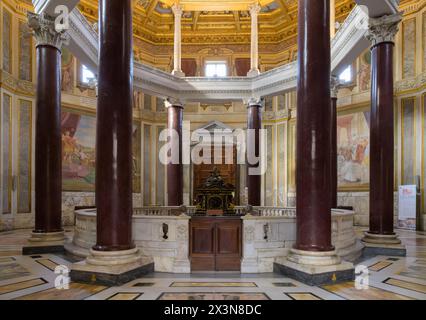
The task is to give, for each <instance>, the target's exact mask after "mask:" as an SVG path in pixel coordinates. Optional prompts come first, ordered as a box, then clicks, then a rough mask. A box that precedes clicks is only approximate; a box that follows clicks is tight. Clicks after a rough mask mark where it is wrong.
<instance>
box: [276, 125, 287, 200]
mask: <svg viewBox="0 0 426 320" xmlns="http://www.w3.org/2000/svg"><path fill="white" fill-rule="evenodd" d="M276 143H277V153H278V154H277V179H278V194H277V205H278V206H284V204H285V170H286V167H287V161H286V159H285V149H286V148H287V141H286V135H285V124H284V123H281V124H279V125H277V141H276Z"/></svg>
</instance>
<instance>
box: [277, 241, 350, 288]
mask: <svg viewBox="0 0 426 320" xmlns="http://www.w3.org/2000/svg"><path fill="white" fill-rule="evenodd" d="M274 272H277V273H281V274H283V275H285V276H288V277H289V278H292V279H295V280H297V281H300V282H303V283H305V284H308V285H311V286H319V285H324V284H332V283H338V282H344V281H351V280H354V278H355V271H354V266H353V264H352V263H349V262H346V261H342V260H341V259H340V257H339V256H338V255H337V254H336V251H335V250H334V251H325V252H324V251H322V252H316V251H304V250H297V249H291V250H290V253H289V255H288V256H287V257H286V258H281V259H277V261H276V262H275V263H274Z"/></svg>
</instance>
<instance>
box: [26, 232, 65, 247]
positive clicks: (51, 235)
mask: <svg viewBox="0 0 426 320" xmlns="http://www.w3.org/2000/svg"><path fill="white" fill-rule="evenodd" d="M64 240H65V233H64V231H60V232H46V233H44V232H43V233H42V232H40V233H39V232H31V237H30V238H29V239H28V242H29V245H36V246H41V245H43V246H49V245H62V244H64Z"/></svg>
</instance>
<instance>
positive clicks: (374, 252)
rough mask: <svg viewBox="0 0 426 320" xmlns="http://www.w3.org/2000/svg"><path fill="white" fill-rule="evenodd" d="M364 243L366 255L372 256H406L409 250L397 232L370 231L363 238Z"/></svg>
mask: <svg viewBox="0 0 426 320" xmlns="http://www.w3.org/2000/svg"><path fill="white" fill-rule="evenodd" d="M362 242H363V244H364V246H365V247H364V251H363V255H364V257H371V256H378V255H384V256H398V257H405V256H406V255H407V250H406V248H405V246H404V245H403V244H401V240H400V239H398V235H397V234H374V233H370V232H365V233H364V238H363V239H362Z"/></svg>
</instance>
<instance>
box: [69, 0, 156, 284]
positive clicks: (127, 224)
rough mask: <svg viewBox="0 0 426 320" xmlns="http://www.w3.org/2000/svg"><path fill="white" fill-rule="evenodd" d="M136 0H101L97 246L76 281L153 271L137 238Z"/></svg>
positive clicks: (75, 271) (114, 280)
mask: <svg viewBox="0 0 426 320" xmlns="http://www.w3.org/2000/svg"><path fill="white" fill-rule="evenodd" d="M132 39H133V32H132V1H131V0H120V1H117V0H101V1H99V44H100V45H99V78H98V105H97V115H96V120H97V121H96V208H97V210H96V214H97V221H96V245H95V246H93V248H92V249H91V250H90V254H89V256H88V257H87V258H86V260H85V261H82V262H79V263H75V264H73V266H72V269H71V274H70V276H71V279H72V280H73V281H78V282H91V283H99V284H105V285H121V284H123V283H124V282H128V281H130V280H132V279H135V278H137V277H140V276H141V275H143V274H145V273H146V272H149V271H152V270H153V262H152V259H147V258H142V257H141V255H140V253H139V249H138V248H137V247H135V245H134V243H133V237H132V215H133V204H132V125H133V124H132V101H133V56H132V48H133V41H132Z"/></svg>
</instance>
